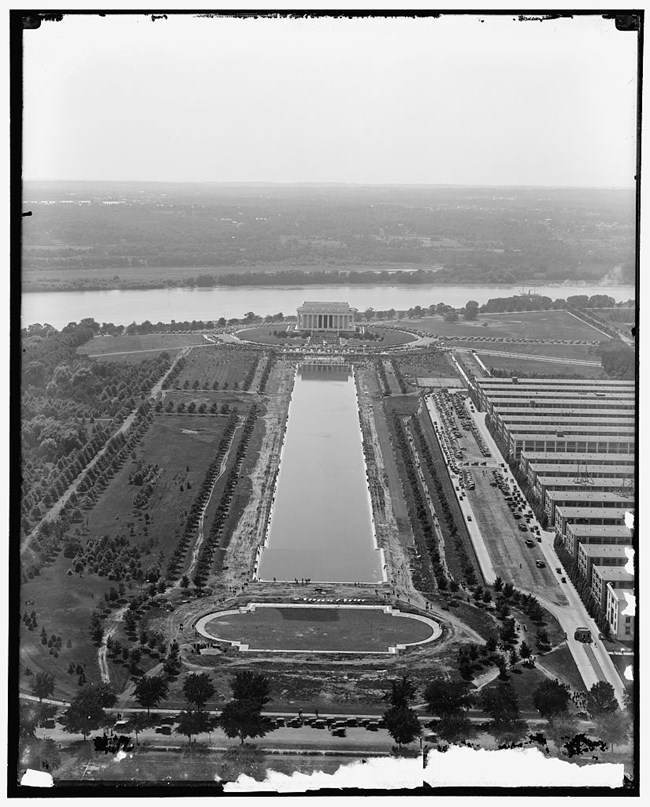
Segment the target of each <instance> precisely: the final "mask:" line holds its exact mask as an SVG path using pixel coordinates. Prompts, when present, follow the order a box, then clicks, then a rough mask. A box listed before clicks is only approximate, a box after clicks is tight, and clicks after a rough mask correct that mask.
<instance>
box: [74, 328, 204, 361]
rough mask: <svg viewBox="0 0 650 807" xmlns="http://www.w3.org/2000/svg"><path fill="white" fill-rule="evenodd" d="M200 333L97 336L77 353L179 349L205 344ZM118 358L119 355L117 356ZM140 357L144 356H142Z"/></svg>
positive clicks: (92, 354)
mask: <svg viewBox="0 0 650 807" xmlns="http://www.w3.org/2000/svg"><path fill="white" fill-rule="evenodd" d="M205 344H206V341H205V339H204V338H203V336H202V335H201V334H200V333H145V334H126V335H124V336H96V337H95V338H94V339H91V340H90V342H86V344H85V345H81V347H79V348H77V353H81V354H84V355H87V356H101V355H103V354H106V353H109V354H110V353H126V352H133V351H139V350H142V351H145V350H146V351H154V350H170V351H171V350H178V349H180V348H183V347H190V346H191V345H205ZM116 358H117V357H116ZM140 358H143V357H142V356H141V357H140Z"/></svg>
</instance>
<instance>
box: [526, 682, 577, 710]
mask: <svg viewBox="0 0 650 807" xmlns="http://www.w3.org/2000/svg"><path fill="white" fill-rule="evenodd" d="M570 700H571V695H570V694H569V688H568V687H567V686H565V684H561V683H559V682H557V681H551V680H547V681H544V682H543V683H541V684H540V685H539V686H538V687H537V689H536V690H535V693H534V695H533V703H534V704H535V708H536V709H537V711H538V712H539V713H540V715H541V716H542V717H546V718H550V717H553V715H557V714H562V713H563V712H566V711H567V708H568V706H569V701H570Z"/></svg>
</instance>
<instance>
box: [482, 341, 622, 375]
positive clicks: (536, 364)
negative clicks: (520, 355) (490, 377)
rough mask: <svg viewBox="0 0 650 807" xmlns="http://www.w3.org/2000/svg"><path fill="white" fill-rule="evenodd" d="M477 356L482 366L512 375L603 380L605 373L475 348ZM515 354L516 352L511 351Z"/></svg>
mask: <svg viewBox="0 0 650 807" xmlns="http://www.w3.org/2000/svg"><path fill="white" fill-rule="evenodd" d="M544 347H545V346H544ZM476 352H477V354H478V355H479V356H480V357H481V360H482V361H483V364H485V366H486V367H487V368H488V370H492V369H494V368H496V369H499V370H507V371H508V372H509V373H511V374H512V375H516V376H521V377H522V378H525V377H526V376H533V377H534V376H539V377H540V378H542V377H544V378H564V377H566V378H573V377H578V378H605V377H606V376H605V371H604V370H603V368H602V367H590V366H588V365H584V364H565V363H562V362H558V363H557V364H555V363H554V362H550V361H536V360H535V359H513V358H510V357H506V356H490V355H489V354H487V353H482V352H481V350H480V348H477V351H476ZM513 352H516V351H513Z"/></svg>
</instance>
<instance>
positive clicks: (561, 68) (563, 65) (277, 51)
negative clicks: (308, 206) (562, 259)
mask: <svg viewBox="0 0 650 807" xmlns="http://www.w3.org/2000/svg"><path fill="white" fill-rule="evenodd" d="M636 45H637V38H636V34H634V33H625V32H620V31H617V30H616V28H615V25H614V22H613V21H608V20H602V19H600V18H599V17H598V16H597V15H594V16H588V17H576V18H574V19H565V20H554V21H544V22H538V21H524V22H519V21H516V20H514V19H513V18H512V17H510V16H504V17H500V16H489V15H486V16H483V17H478V16H474V15H468V16H452V15H446V16H443V17H442V18H440V19H418V18H415V19H388V18H371V19H368V18H366V19H345V18H344V19H334V18H324V19H309V18H302V19H287V18H284V19H282V18H281V19H273V18H261V19H252V18H248V19H247V18H205V17H203V18H201V17H195V16H189V15H188V16H185V15H174V14H170V15H169V16H168V18H167V19H166V20H164V19H159V20H156V21H155V22H152V21H151V19H150V17H149V16H144V15H133V14H129V15H124V16H110V15H109V16H108V17H104V18H101V17H99V16H96V15H94V14H88V15H80V16H65V17H64V19H63V20H62V21H61V22H58V23H54V22H50V23H43V24H42V25H41V27H40V28H39V29H37V30H27V31H25V34H24V117H23V120H24V138H23V149H24V156H23V175H24V178H25V179H27V180H30V179H31V180H34V179H68V180H125V181H127V180H133V181H150V180H152V181H184V182H195V181H197V182H285V183H294V182H342V183H361V184H383V183H390V184H393V183H397V184H399V183H404V184H413V183H422V184H458V185H552V186H586V187H590V186H591V187H593V186H596V187H601V186H604V187H631V186H632V185H633V183H634V175H635V169H636V140H635V127H636V92H637V80H636V70H637V64H636V58H637V54H636Z"/></svg>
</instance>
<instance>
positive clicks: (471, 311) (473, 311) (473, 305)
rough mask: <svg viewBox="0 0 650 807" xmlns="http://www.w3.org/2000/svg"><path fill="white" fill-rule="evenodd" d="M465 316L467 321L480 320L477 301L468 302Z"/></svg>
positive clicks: (464, 312)
mask: <svg viewBox="0 0 650 807" xmlns="http://www.w3.org/2000/svg"><path fill="white" fill-rule="evenodd" d="M463 316H464V317H465V319H466V320H470V321H473V320H476V319H478V303H477V302H476V300H468V301H467V303H466V305H465V309H464V311H463Z"/></svg>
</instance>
